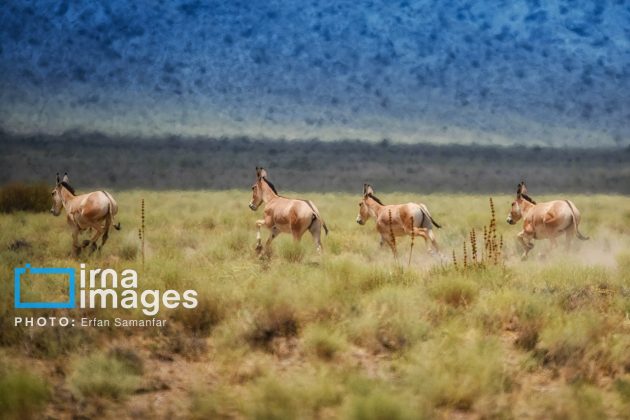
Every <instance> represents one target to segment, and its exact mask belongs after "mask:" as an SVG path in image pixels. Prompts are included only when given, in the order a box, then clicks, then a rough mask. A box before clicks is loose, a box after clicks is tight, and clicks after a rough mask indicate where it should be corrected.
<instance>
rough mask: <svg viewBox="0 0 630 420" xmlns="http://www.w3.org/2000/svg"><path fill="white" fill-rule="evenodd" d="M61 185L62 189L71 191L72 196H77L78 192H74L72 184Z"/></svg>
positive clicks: (64, 182) (62, 183)
mask: <svg viewBox="0 0 630 420" xmlns="http://www.w3.org/2000/svg"><path fill="white" fill-rule="evenodd" d="M59 185H61V186H62V187H64V188H65V189H67V190H68V191H70V194H72V195H77V194H76V192H75V191H74V188H72V187H71V186H70V184H68V183H67V182H66V181H61V182H60V183H59Z"/></svg>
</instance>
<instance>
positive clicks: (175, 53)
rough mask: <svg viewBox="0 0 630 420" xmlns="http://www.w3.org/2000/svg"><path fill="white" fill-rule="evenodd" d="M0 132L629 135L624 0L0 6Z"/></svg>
mask: <svg viewBox="0 0 630 420" xmlns="http://www.w3.org/2000/svg"><path fill="white" fill-rule="evenodd" d="M0 7H1V9H0V126H1V127H2V129H4V130H5V131H7V132H17V133H48V134H58V133H63V132H65V131H68V130H79V131H89V132H92V131H98V132H103V133H106V134H108V135H119V134H124V135H134V136H136V135H137V136H146V137H151V136H156V135H158V136H160V135H170V134H175V135H179V136H215V137H217V136H236V135H246V136H250V137H253V138H260V137H265V138H272V139H277V138H280V139H283V138H284V139H294V138H298V139H310V138H319V139H322V140H338V139H363V140H375V141H380V140H381V139H389V140H390V141H392V142H413V143H417V142H432V143H438V144H442V143H477V144H506V145H510V144H523V145H551V146H593V147H597V146H607V147H610V146H613V147H614V146H627V145H629V144H630V136H629V134H630V125H629V124H628V123H629V122H630V99H628V98H629V96H628V92H630V3H629V2H626V1H568V0H567V1H544V2H543V1H536V0H530V1H488V2H474V1H463V0H458V1H448V2H444V1H407V0H402V1H396V2H394V1H386V0H382V1H380V0H375V1H319V0H316V1H225V2H212V1H188V0H187V1H146V0H140V1H113V0H103V1H3V2H2V6H0Z"/></svg>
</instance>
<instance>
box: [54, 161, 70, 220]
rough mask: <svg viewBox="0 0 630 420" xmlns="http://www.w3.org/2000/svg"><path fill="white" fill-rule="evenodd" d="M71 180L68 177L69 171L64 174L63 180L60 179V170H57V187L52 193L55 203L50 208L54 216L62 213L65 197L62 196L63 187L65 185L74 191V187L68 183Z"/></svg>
mask: <svg viewBox="0 0 630 420" xmlns="http://www.w3.org/2000/svg"><path fill="white" fill-rule="evenodd" d="M69 182H70V179H69V178H68V173H67V172H66V173H65V174H64V175H63V179H61V180H60V179H59V172H57V184H56V185H55V188H53V190H52V193H51V194H52V200H53V205H52V208H51V209H50V212H51V213H52V214H53V215H54V216H59V215H60V214H61V208H62V207H63V197H62V196H61V189H62V188H63V187H66V188H68V190H69V191H70V192H73V190H72V187H70V185H69V184H68V183H69Z"/></svg>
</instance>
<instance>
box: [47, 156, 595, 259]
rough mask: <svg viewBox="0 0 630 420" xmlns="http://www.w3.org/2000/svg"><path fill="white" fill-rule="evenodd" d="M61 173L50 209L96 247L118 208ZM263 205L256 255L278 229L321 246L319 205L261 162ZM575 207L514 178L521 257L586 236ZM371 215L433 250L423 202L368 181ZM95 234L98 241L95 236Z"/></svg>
mask: <svg viewBox="0 0 630 420" xmlns="http://www.w3.org/2000/svg"><path fill="white" fill-rule="evenodd" d="M69 182H70V180H69V178H68V174H67V173H66V174H65V175H64V176H63V178H62V179H60V178H59V174H57V183H56V185H55V188H54V189H53V190H52V199H53V206H52V208H51V209H50V212H51V213H52V214H53V215H55V216H59V214H61V209H62V208H63V209H65V211H66V219H67V222H68V225H69V226H70V227H71V229H72V240H73V243H72V244H73V248H74V251H75V255H77V256H78V255H79V254H80V252H81V249H82V248H85V247H90V249H91V252H94V251H95V250H96V249H99V250H100V249H101V248H102V247H103V245H105V242H106V241H107V238H108V234H109V229H110V228H111V227H112V226H113V227H114V228H115V229H117V230H120V224H115V223H114V216H116V214H117V213H118V204H117V203H116V200H114V198H113V197H112V195H111V194H110V193H108V192H107V191H94V192H90V193H87V194H81V195H76V194H75V191H74V189H73V188H72V187H71V186H70V183H69ZM261 205H264V210H263V218H262V219H260V220H257V221H256V229H257V231H256V251H257V253H258V254H259V255H260V254H262V253H263V251H264V252H269V251H270V245H271V241H273V240H274V238H276V237H277V236H278V235H279V234H280V233H282V232H284V233H290V234H291V235H292V236H293V239H294V240H295V241H299V240H300V239H301V238H302V236H303V235H304V234H305V233H306V231H309V232H310V233H311V235H312V236H313V239H314V240H315V245H316V247H317V250H318V251H321V250H322V242H321V230H322V228H323V229H324V231H325V232H326V234H328V227H327V226H326V223H325V222H324V220H323V219H322V217H321V215H320V213H319V210H318V209H317V207H316V206H315V204H314V203H313V202H312V201H311V200H305V199H298V198H288V197H283V196H281V195H279V194H278V191H277V190H276V188H275V186H274V185H273V184H272V183H271V182H270V181H269V179H268V178H267V171H266V170H265V169H264V168H259V167H256V182H254V184H253V185H252V199H251V201H250V203H249V208H250V209H251V210H253V211H256V210H258V208H259V207H260V206H261ZM580 217H581V216H580V212H579V210H578V209H577V207H576V206H575V204H573V202H571V201H569V200H554V201H548V202H544V203H536V201H534V200H533V199H532V198H531V197H530V196H529V195H528V194H527V187H526V186H525V182H521V183H519V184H518V187H517V190H516V199H515V200H514V201H513V202H512V206H511V209H510V213H509V215H508V217H507V222H508V223H509V224H511V225H513V224H516V223H517V222H518V221H519V220H521V219H522V220H523V230H521V231H520V232H519V233H518V235H517V237H518V241H519V243H520V245H521V246H522V248H523V250H524V252H523V258H526V257H527V255H528V253H529V251H531V249H532V248H533V247H534V244H533V243H532V240H533V239H549V240H550V241H551V244H552V246H555V243H556V239H557V238H558V237H559V236H560V235H565V237H566V246H567V248H568V247H570V245H571V242H572V239H573V236H576V237H577V238H579V239H581V240H586V239H588V237H586V236H584V235H582V234H581V233H580V231H579V229H578V225H579V223H580ZM370 218H374V219H375V221H376V230H377V231H378V233H379V234H380V235H381V241H380V243H381V245H383V244H388V245H389V246H390V247H391V249H392V251H393V252H394V253H395V238H396V237H399V236H415V237H422V238H424V240H425V242H426V244H427V249H428V251H429V253H431V254H437V255H441V254H440V253H439V247H438V243H437V241H436V238H435V233H434V232H433V227H434V226H435V227H437V228H440V227H441V226H440V225H439V224H438V223H437V222H436V221H435V220H434V219H433V217H432V216H431V213H430V212H429V209H428V207H427V206H426V205H425V204H423V203H405V204H390V205H386V204H383V202H382V201H381V200H380V199H379V198H378V197H376V195H374V189H373V187H372V186H371V185H370V184H363V197H362V199H361V201H360V202H359V214H358V215H357V218H356V222H357V223H358V224H360V225H364V224H365V222H366V221H367V220H368V219H370ZM262 226H265V227H266V228H267V229H269V231H270V235H269V238H268V239H267V241H266V242H265V245H264V246H263V244H262V239H261V233H260V228H261V227H262ZM89 229H92V230H93V231H94V233H93V235H92V237H91V238H90V239H89V240H84V241H83V242H82V243H81V244H80V243H79V239H78V237H79V233H81V232H83V231H86V230H89ZM99 238H101V245H100V247H99V246H97V241H98V240H99Z"/></svg>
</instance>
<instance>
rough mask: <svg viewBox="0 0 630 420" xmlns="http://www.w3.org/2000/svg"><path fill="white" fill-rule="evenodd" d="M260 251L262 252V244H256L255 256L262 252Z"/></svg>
mask: <svg viewBox="0 0 630 420" xmlns="http://www.w3.org/2000/svg"><path fill="white" fill-rule="evenodd" d="M262 250H263V246H262V244H261V243H257V244H256V254H258V255H260V253H261V252H262Z"/></svg>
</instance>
